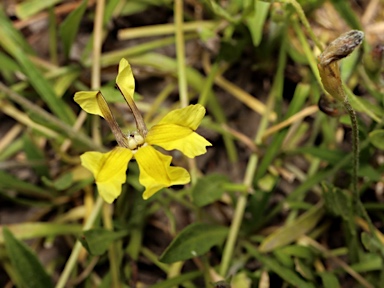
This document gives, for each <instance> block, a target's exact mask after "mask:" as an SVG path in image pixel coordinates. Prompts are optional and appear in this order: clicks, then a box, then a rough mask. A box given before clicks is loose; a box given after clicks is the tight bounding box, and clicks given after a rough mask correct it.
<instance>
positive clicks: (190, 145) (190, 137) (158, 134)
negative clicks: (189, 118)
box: [146, 124, 212, 158]
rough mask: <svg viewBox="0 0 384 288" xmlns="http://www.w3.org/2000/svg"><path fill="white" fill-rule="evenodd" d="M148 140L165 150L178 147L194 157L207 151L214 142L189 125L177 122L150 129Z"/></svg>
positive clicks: (186, 154)
mask: <svg viewBox="0 0 384 288" xmlns="http://www.w3.org/2000/svg"><path fill="white" fill-rule="evenodd" d="M146 141H147V142H148V143H149V144H150V145H158V146H160V147H162V148H164V149H165V150H173V149H177V150H179V151H181V152H182V153H183V154H184V155H185V156H187V157H189V158H194V157H195V156H198V155H202V154H204V153H206V152H207V149H206V148H205V147H206V146H211V145H212V144H211V143H209V142H208V141H207V140H205V138H204V137H202V136H200V135H199V134H197V133H196V132H193V131H192V130H191V129H190V128H188V127H182V126H178V125H175V124H158V125H155V126H153V127H152V128H151V130H149V132H148V135H147V138H146Z"/></svg>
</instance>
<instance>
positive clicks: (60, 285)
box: [56, 196, 104, 288]
mask: <svg viewBox="0 0 384 288" xmlns="http://www.w3.org/2000/svg"><path fill="white" fill-rule="evenodd" d="M103 202H104V200H103V199H102V198H101V197H100V196H98V198H97V200H96V204H95V206H94V207H93V210H92V212H91V214H90V215H89V218H88V219H87V222H85V224H84V227H83V231H84V230H88V229H90V228H91V227H92V225H93V223H94V222H95V220H96V218H97V216H98V215H99V212H100V210H101V207H102V206H103ZM81 248H82V245H81V243H80V241H79V240H77V241H76V244H75V246H74V247H73V249H72V253H71V256H69V259H68V261H67V263H66V264H65V267H64V270H63V273H61V275H60V278H59V281H57V284H56V288H64V287H65V284H66V283H67V281H68V278H69V276H70V274H71V272H72V270H73V268H74V267H75V265H76V263H77V258H78V256H79V254H80V251H81Z"/></svg>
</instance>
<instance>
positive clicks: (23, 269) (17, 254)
mask: <svg viewBox="0 0 384 288" xmlns="http://www.w3.org/2000/svg"><path fill="white" fill-rule="evenodd" d="M3 234H4V240H5V248H6V251H7V254H8V257H9V258H10V260H11V263H12V265H13V268H14V270H15V271H16V274H17V275H18V280H20V282H21V283H23V286H24V287H29V288H41V287H46V288H49V287H53V285H52V281H51V279H50V277H49V276H48V274H47V273H46V271H45V270H44V267H43V266H42V265H41V263H40V261H39V259H38V258H37V256H36V254H35V253H34V252H33V251H32V250H31V248H29V247H28V246H27V245H25V244H24V243H23V242H21V241H19V240H18V239H17V238H15V236H13V234H12V233H11V231H9V229H7V228H6V227H4V228H3Z"/></svg>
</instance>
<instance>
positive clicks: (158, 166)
mask: <svg viewBox="0 0 384 288" xmlns="http://www.w3.org/2000/svg"><path fill="white" fill-rule="evenodd" d="M135 158H136V160H137V164H138V165H139V168H140V177H139V181H140V183H141V185H143V186H144V187H145V191H144V194H143V198H144V199H148V198H149V197H151V196H152V195H153V194H155V193H156V192H157V191H159V190H160V189H162V188H165V187H169V186H172V185H182V184H186V183H189V181H190V180H191V179H190V176H189V173H188V171H187V170H185V169H184V168H181V167H172V166H170V164H171V161H172V157H171V156H166V155H164V154H161V153H160V152H159V151H157V150H156V149H155V148H153V147H152V146H149V145H148V146H145V147H142V148H139V150H138V151H137V152H136V154H135Z"/></svg>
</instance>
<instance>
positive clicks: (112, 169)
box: [80, 147, 133, 203]
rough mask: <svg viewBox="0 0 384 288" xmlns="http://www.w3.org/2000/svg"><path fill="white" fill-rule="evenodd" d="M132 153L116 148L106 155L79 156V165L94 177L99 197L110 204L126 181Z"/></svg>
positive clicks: (93, 153)
mask: <svg viewBox="0 0 384 288" xmlns="http://www.w3.org/2000/svg"><path fill="white" fill-rule="evenodd" d="M132 155H133V154H132V151H131V150H129V149H126V148H122V147H116V148H115V149H113V150H112V151H110V152H108V153H100V152H85V153H84V154H83V155H81V156H80V159H81V164H82V165H83V166H84V167H85V168H87V169H88V170H90V171H91V172H92V174H93V176H94V177H95V181H96V185H97V188H98V190H99V194H100V196H101V197H102V198H103V199H104V200H105V201H106V202H108V203H112V202H113V200H115V199H116V198H117V197H118V196H119V195H120V193H121V185H122V184H123V183H124V182H125V180H126V171H127V166H128V162H129V160H131V158H132Z"/></svg>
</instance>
